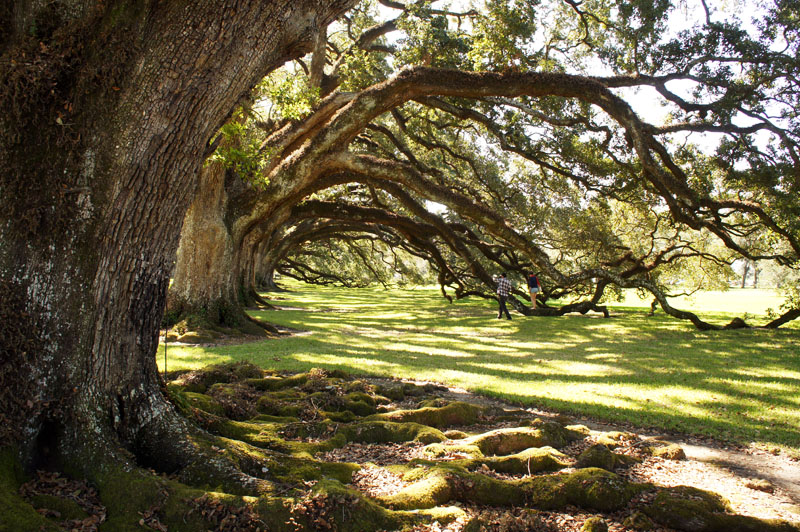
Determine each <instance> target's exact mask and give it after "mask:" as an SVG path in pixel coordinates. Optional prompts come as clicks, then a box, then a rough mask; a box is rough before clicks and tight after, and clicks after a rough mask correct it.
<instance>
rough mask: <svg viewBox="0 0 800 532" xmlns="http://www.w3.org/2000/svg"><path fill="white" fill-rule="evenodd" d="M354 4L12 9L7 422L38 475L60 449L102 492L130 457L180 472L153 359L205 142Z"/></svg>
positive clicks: (0, 172)
mask: <svg viewBox="0 0 800 532" xmlns="http://www.w3.org/2000/svg"><path fill="white" fill-rule="evenodd" d="M353 3H354V2H353V1H351V0H341V1H335V2H323V1H321V0H291V1H288V0H284V1H278V0H276V1H273V2H263V1H260V0H237V1H233V0H222V1H219V0H215V1H210V0H198V1H196V2H192V6H191V9H186V6H185V5H184V4H183V3H174V2H166V3H165V2H156V1H144V2H142V1H138V2H127V1H121V2H114V3H113V8H112V7H106V6H107V3H96V2H85V1H83V0H72V1H69V0H64V1H62V2H59V3H57V4H54V5H55V6H56V7H53V6H51V5H49V4H48V7H47V11H46V12H45V11H44V8H43V7H42V6H43V5H45V4H43V3H42V2H38V1H33V0H28V1H21V2H17V3H16V10H17V13H16V15H17V16H16V17H14V19H13V20H14V25H13V26H12V27H11V29H10V30H4V31H5V33H4V34H3V35H2V38H0V54H2V57H0V63H1V64H3V65H4V67H3V69H2V73H0V211H2V214H0V242H2V246H0V295H2V297H0V321H2V323H3V325H2V328H1V329H0V330H1V331H2V337H0V341H1V342H2V343H1V346H2V353H3V356H2V360H0V383H1V384H2V386H1V387H0V406H2V412H3V417H4V418H5V419H4V421H5V422H6V423H4V425H5V426H6V427H12V428H13V431H14V432H13V433H11V431H9V430H8V429H7V428H6V429H4V430H5V432H4V433H3V434H2V436H3V445H9V444H12V445H15V446H17V447H18V448H19V449H21V451H22V452H21V455H22V457H23V459H24V460H25V462H26V463H27V464H29V465H34V462H35V461H36V459H37V458H42V459H48V458H51V457H50V456H44V449H50V450H54V451H56V453H55V454H56V455H57V456H58V457H61V458H64V459H66V460H68V461H69V462H70V463H71V464H72V465H74V466H76V468H78V469H84V471H85V472H86V473H87V474H91V471H92V470H93V468H95V467H96V466H97V464H98V461H102V460H101V459H102V458H103V457H105V456H106V454H107V453H108V450H109V449H110V448H112V446H114V447H115V445H114V442H116V441H121V442H122V443H124V444H125V445H126V446H127V447H128V448H129V449H130V450H132V451H134V452H135V453H136V454H137V455H138V456H139V458H140V459H141V460H142V461H143V462H145V463H151V464H152V465H157V466H158V467H159V468H161V469H170V468H175V467H179V466H180V465H182V458H181V456H180V452H179V451H180V449H181V446H182V444H183V442H181V441H176V439H174V438H170V437H167V436H168V435H172V434H170V433H171V432H172V427H174V423H176V421H175V418H176V416H175V415H174V413H173V410H172V408H171V407H170V406H169V403H167V402H166V401H165V400H164V398H163V395H162V394H161V391H160V382H159V377H158V374H157V371H156V363H155V357H154V355H155V352H156V348H157V344H158V328H159V323H160V321H161V317H162V313H163V310H164V306H165V301H166V290H167V285H168V282H169V276H170V273H171V270H172V263H173V258H174V256H175V251H176V249H177V245H178V237H179V230H180V227H181V223H182V221H183V218H184V215H185V213H186V210H187V208H188V205H189V202H190V200H191V192H192V191H193V189H194V186H195V181H196V178H197V175H198V171H199V169H200V166H201V164H202V162H203V160H204V158H205V155H206V150H207V146H208V141H209V139H210V138H211V136H212V135H213V134H214V132H215V131H216V130H217V129H218V128H219V127H220V126H221V125H222V124H223V123H224V121H225V120H226V119H227V118H228V117H229V116H230V114H231V112H232V110H233V108H234V106H235V104H236V103H237V102H238V101H240V99H241V98H243V97H244V96H245V95H247V94H248V93H249V91H250V89H251V87H253V86H254V85H255V84H256V83H257V82H258V81H259V80H260V79H261V78H262V77H263V76H264V75H265V74H266V73H267V72H268V71H269V70H270V69H272V68H274V67H276V66H278V65H280V64H282V63H283V62H284V61H285V60H287V59H288V58H290V57H292V56H297V55H299V54H300V53H302V52H304V51H306V50H308V49H309V42H308V41H309V39H310V38H311V36H312V35H313V34H314V29H315V28H316V27H319V26H320V25H322V24H327V23H328V22H329V21H330V20H331V19H332V18H333V17H334V16H336V15H338V14H339V13H340V12H341V11H342V10H343V9H344V8H345V7H347V6H348V5H349V4H353ZM42 17H47V22H48V24H37V21H41V20H42ZM42 28H44V29H42ZM37 32H39V33H37ZM176 430H180V428H179V427H178V428H177V429H176ZM183 460H185V457H184V458H183Z"/></svg>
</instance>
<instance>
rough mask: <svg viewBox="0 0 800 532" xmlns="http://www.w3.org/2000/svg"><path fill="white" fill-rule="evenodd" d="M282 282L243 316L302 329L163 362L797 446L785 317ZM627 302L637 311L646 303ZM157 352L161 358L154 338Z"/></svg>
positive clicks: (792, 337)
mask: <svg viewBox="0 0 800 532" xmlns="http://www.w3.org/2000/svg"><path fill="white" fill-rule="evenodd" d="M291 288H292V292H290V293H286V294H282V295H281V296H279V297H282V298H285V299H283V300H281V301H276V303H277V304H279V305H283V306H285V307H288V308H287V309H286V310H280V311H260V312H253V315H255V316H256V317H258V318H260V319H262V320H265V321H269V322H272V323H276V324H280V325H284V326H287V327H292V328H295V329H299V330H303V331H307V333H304V334H299V335H295V336H292V337H287V338H283V339H279V340H267V341H261V342H255V343H247V344H241V345H230V346H219V347H186V346H172V345H171V346H170V347H169V349H168V357H169V358H168V369H169V370H170V371H173V370H177V369H184V368H198V367H201V366H205V365H207V364H212V363H218V362H226V361H232V360H248V361H251V362H254V363H256V364H259V365H261V366H263V367H267V368H274V369H277V370H290V371H304V370H307V369H310V368H312V367H323V368H330V369H333V368H338V369H343V370H346V371H349V372H352V373H359V374H371V375H381V376H390V377H399V378H411V379H418V380H430V381H436V382H441V383H445V384H448V385H453V386H459V387H462V388H466V389H469V390H471V391H474V392H479V393H482V394H486V395H490V396H494V397H500V398H504V399H507V400H511V401H514V402H518V403H521V404H524V405H532V406H537V407H542V408H547V409H553V410H558V411H561V412H566V413H573V414H585V415H589V416H592V417H595V418H597V419H600V420H605V421H612V422H613V421H626V422H630V423H633V424H635V425H638V426H644V427H655V428H660V429H668V430H676V431H680V432H685V433H692V434H705V435H710V436H714V437H717V438H721V439H726V440H731V441H736V442H740V443H750V442H756V443H757V444H760V445H765V446H775V445H778V446H782V447H785V448H788V450H789V451H790V452H792V453H796V454H800V433H799V432H798V430H797V427H798V426H800V328H798V326H797V324H793V325H792V326H791V327H790V328H788V329H785V330H777V331H767V330H734V331H716V332H702V331H698V330H696V329H694V328H693V327H692V326H691V324H689V323H688V322H683V321H678V320H675V319H671V318H666V317H664V315H663V313H660V315H659V314H657V315H656V316H654V317H648V316H647V315H646V312H645V311H644V310H645V309H644V308H638V309H637V308H634V307H632V306H615V307H614V309H613V312H612V318H610V319H603V318H602V317H601V316H599V315H586V316H581V315H575V316H565V317H559V318H541V317H524V316H521V315H519V314H516V315H515V316H514V317H515V319H514V320H513V321H506V320H498V319H496V318H495V316H496V304H495V303H493V302H490V301H481V300H477V299H471V300H468V301H458V302H455V303H453V304H449V303H447V301H445V300H443V299H442V298H441V296H440V295H439V294H438V292H437V291H435V290H432V289H416V290H390V291H385V290H382V289H349V290H347V289H335V288H320V287H309V286H305V285H300V284H292V285H291ZM756 295H757V296H758V300H759V301H762V303H761V304H762V310H763V308H766V306H768V305H770V304H772V302H771V298H770V297H768V296H769V294H767V293H766V292H764V293H763V294H762V293H760V292H759V293H758V294H756V292H755V291H752V290H745V291H735V292H732V293H725V294H722V295H717V296H714V295H713V294H711V295H709V294H706V295H704V296H703V298H702V300H703V303H702V305H704V306H705V307H704V308H699V307H698V306H697V304H695V307H694V308H692V310H694V311H695V312H698V313H701V311H702V316H703V318H704V319H706V320H710V321H714V322H717V323H726V322H727V321H729V320H730V318H732V317H733V316H734V315H735V314H725V313H724V312H719V311H716V312H711V310H712V309H711V307H713V306H716V308H717V309H720V308H721V309H726V310H738V308H737V307H735V305H734V302H747V301H748V299H749V305H747V309H748V310H749V312H750V313H751V314H752V313H754V312H755V309H754V306H753V301H754V299H755V298H756ZM725 298H730V301H726V299H725ZM695 299H696V301H698V300H700V299H701V298H695ZM764 301H766V303H763V302H764ZM776 301H778V304H779V300H776ZM631 303H634V304H635V301H633V300H632V301H626V302H625V304H626V305H630V304H631ZM639 304H640V305H641V306H643V307H648V309H649V302H646V301H643V302H640V303H639ZM774 306H775V307H776V306H777V305H774ZM682 308H688V306H687V305H683V306H682ZM158 359H159V363H160V364H162V365H163V346H162V351H160V352H159V356H158Z"/></svg>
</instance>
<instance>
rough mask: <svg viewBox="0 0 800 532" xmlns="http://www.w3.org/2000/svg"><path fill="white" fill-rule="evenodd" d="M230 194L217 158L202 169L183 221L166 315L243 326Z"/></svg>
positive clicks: (223, 171)
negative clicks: (229, 213) (227, 209)
mask: <svg viewBox="0 0 800 532" xmlns="http://www.w3.org/2000/svg"><path fill="white" fill-rule="evenodd" d="M227 202H228V195H227V192H226V190H225V168H224V167H223V165H222V164H221V163H218V162H214V163H211V164H209V165H208V166H206V167H205V168H203V170H202V171H201V172H200V185H199V187H198V193H197V195H196V196H195V199H194V201H193V202H192V205H191V207H190V208H189V211H188V212H187V213H186V218H185V219H184V221H183V229H182V231H181V239H180V245H179V246H178V254H177V256H176V263H175V274H174V276H173V280H172V285H171V286H170V289H169V297H168V298H167V313H168V315H167V317H168V320H169V321H177V320H178V319H181V318H184V317H186V316H192V315H198V316H203V317H204V318H205V319H207V320H208V321H209V322H211V323H213V324H221V325H231V326H233V325H238V324H239V322H240V321H241V316H240V314H241V310H240V308H239V307H240V305H239V300H238V296H237V293H236V289H235V283H234V268H233V259H234V249H233V240H232V239H231V235H230V231H229V230H228V227H227V226H226V225H225V220H224V219H223V217H224V213H225V207H226V205H227Z"/></svg>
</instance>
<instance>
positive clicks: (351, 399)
mask: <svg viewBox="0 0 800 532" xmlns="http://www.w3.org/2000/svg"><path fill="white" fill-rule="evenodd" d="M168 390H169V394H170V396H171V398H172V400H173V402H174V404H175V405H176V407H177V408H178V409H179V410H180V411H181V412H182V413H183V415H185V416H186V417H187V418H188V419H190V420H192V421H193V422H194V423H196V424H197V425H199V426H201V427H203V428H204V429H206V430H207V431H208V433H209V436H208V438H209V439H208V441H209V442H211V443H210V444H211V445H212V449H213V450H214V451H215V452H216V453H218V454H219V456H220V457H224V458H226V459H227V460H228V461H229V462H230V463H234V464H236V467H237V468H238V469H239V470H241V471H242V472H244V473H245V474H246V475H248V476H250V477H253V478H258V479H260V480H261V484H260V485H261V486H262V488H261V492H260V493H259V494H257V495H256V494H253V493H249V494H248V493H238V494H237V493H230V492H226V490H225V489H224V488H221V487H220V486H217V485H213V484H208V483H206V481H205V480H204V479H205V478H206V477H205V476H204V473H203V471H204V464H202V463H195V464H190V465H187V466H186V469H187V470H190V474H187V473H186V471H183V472H181V471H172V472H169V474H166V473H161V474H159V473H158V472H155V471H150V472H147V471H143V470H139V471H108V472H106V473H105V474H104V475H101V476H100V477H99V479H98V485H96V486H91V485H88V484H86V483H84V482H82V481H81V480H80V479H70V478H68V476H67V475H63V474H61V473H59V472H53V471H51V472H38V473H37V474H36V475H26V474H24V472H22V471H20V470H19V468H18V467H17V466H16V465H15V461H14V459H13V455H12V454H11V453H4V454H3V455H2V456H0V467H2V472H0V473H2V474H0V479H2V483H0V503H2V504H3V505H4V508H5V509H6V510H8V511H4V512H3V513H2V517H1V518H0V530H8V531H12V530H13V531H34V530H36V531H38V530H81V531H88V530H109V531H123V530H148V529H149V530H162V531H163V530H169V531H195V530H223V531H245V530H247V531H251V530H252V531H254V530H271V531H303V530H337V531H354V532H355V531H360V532H366V531H379V530H414V529H415V527H416V529H417V530H419V529H420V528H419V527H420V526H424V525H426V524H430V523H432V522H437V523H440V524H442V525H444V524H446V523H450V522H453V521H457V520H460V522H461V524H462V527H461V529H462V530H465V531H468V530H492V531H501V530H505V531H508V530H539V531H551V530H557V528H552V526H550V525H548V524H547V522H546V521H544V520H542V519H541V518H540V515H542V514H541V513H540V512H543V511H547V510H551V511H552V510H560V509H565V508H576V507H577V508H583V509H585V510H587V511H590V512H592V513H593V514H594V516H595V519H594V521H593V522H594V523H595V524H594V525H592V526H598V527H602V524H603V523H599V524H598V520H599V521H602V522H606V521H607V522H608V523H621V522H622V521H624V520H625V519H634V518H636V519H640V520H647V521H649V522H651V523H653V524H654V526H667V527H669V528H670V529H673V530H682V531H684V530H685V531H695V530H704V531H711V532H713V531H723V530H724V531H728V530H754V531H755V530H758V531H764V532H768V531H773V530H775V531H795V532H796V531H798V530H800V526H798V525H795V524H790V523H786V522H774V521H773V522H768V521H761V520H757V519H755V518H752V517H745V516H741V515H736V514H734V513H732V512H731V509H730V507H729V505H728V504H727V502H726V501H725V500H724V499H723V498H722V497H719V496H717V495H715V494H713V493H709V492H704V491H700V490H696V489H683V488H660V487H657V486H653V485H649V484H641V483H634V482H632V481H629V480H627V479H626V476H625V474H624V472H625V470H626V468H627V467H629V466H631V465H632V464H635V463H637V462H638V461H640V460H642V459H644V458H645V457H646V456H647V454H648V453H650V452H652V449H654V448H657V447H658V446H657V445H654V444H653V442H649V444H648V445H636V444H635V440H636V438H637V437H636V436H635V435H631V434H625V433H598V432H595V431H590V430H589V429H588V428H587V427H585V426H582V425H576V424H572V423H571V422H570V421H569V420H568V419H566V418H564V417H561V418H558V419H542V418H537V417H535V416H533V415H532V414H530V413H529V412H527V411H525V410H519V409H504V408H500V407H497V406H481V405H475V404H468V403H463V402H452V401H450V400H448V399H446V398H445V397H446V394H444V393H442V392H443V391H446V390H445V389H443V388H442V387H439V386H435V385H424V386H418V385H414V384H408V383H402V382H399V381H386V382H384V383H383V384H376V383H374V382H370V381H368V380H364V379H361V378H358V377H354V376H351V375H349V374H346V373H343V372H340V371H328V370H321V369H314V370H312V371H309V372H306V373H303V374H285V373H279V372H275V371H271V370H263V369H261V368H259V367H257V366H255V365H252V364H248V363H229V364H224V365H218V366H212V367H208V368H205V369H203V370H198V371H192V372H186V373H184V372H176V373H175V374H172V375H171V378H170V381H169V383H168ZM623 443H625V445H623ZM359 446H369V447H370V448H373V449H372V451H373V452H374V448H378V449H379V450H380V449H385V450H388V453H384V459H382V461H381V463H380V464H375V463H358V462H359V461H358V460H352V457H353V456H354V455H353V454H352V450H348V449H352V448H353V447H356V448H361V447H359ZM337 453H338V454H337ZM337 456H338V458H337ZM373 456H375V455H373ZM385 456H388V457H389V458H388V459H386V458H385ZM342 457H344V458H347V457H350V458H351V460H347V459H343V458H342ZM675 458H680V457H679V456H675ZM376 470H380V471H382V474H383V475H385V476H387V477H391V478H392V479H393V484H392V486H391V487H390V488H389V489H386V483H385V482H382V483H380V484H382V485H383V486H382V491H380V492H375V491H373V488H374V486H372V485H371V484H374V483H371V482H370V481H369V478H370V476H369V475H365V473H364V472H365V471H372V473H371V474H372V475H373V478H374V472H375V471H376ZM208 478H211V477H208ZM178 479H180V481H179V480H178ZM478 508H481V509H482V510H480V511H479V510H477V509H478ZM491 508H495V509H496V508H503V509H505V510H506V511H507V512H509V513H508V515H514V516H515V517H514V519H515V521H514V522H515V523H516V525H514V526H517V527H519V526H524V527H527V528H509V527H508V526H506V525H502V523H501V520H498V519H496V517H487V516H492V515H494V516H496V515H497V514H491V513H487V509H491ZM698 523H699V525H698ZM504 527H505V528H504ZM698 527H699V528H698Z"/></svg>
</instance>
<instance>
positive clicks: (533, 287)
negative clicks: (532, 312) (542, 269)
mask: <svg viewBox="0 0 800 532" xmlns="http://www.w3.org/2000/svg"><path fill="white" fill-rule="evenodd" d="M541 291H542V285H540V284H539V278H538V277H536V274H535V273H533V272H531V273H529V274H528V292H529V293H530V294H531V308H536V294H538V293H539V292H541Z"/></svg>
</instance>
